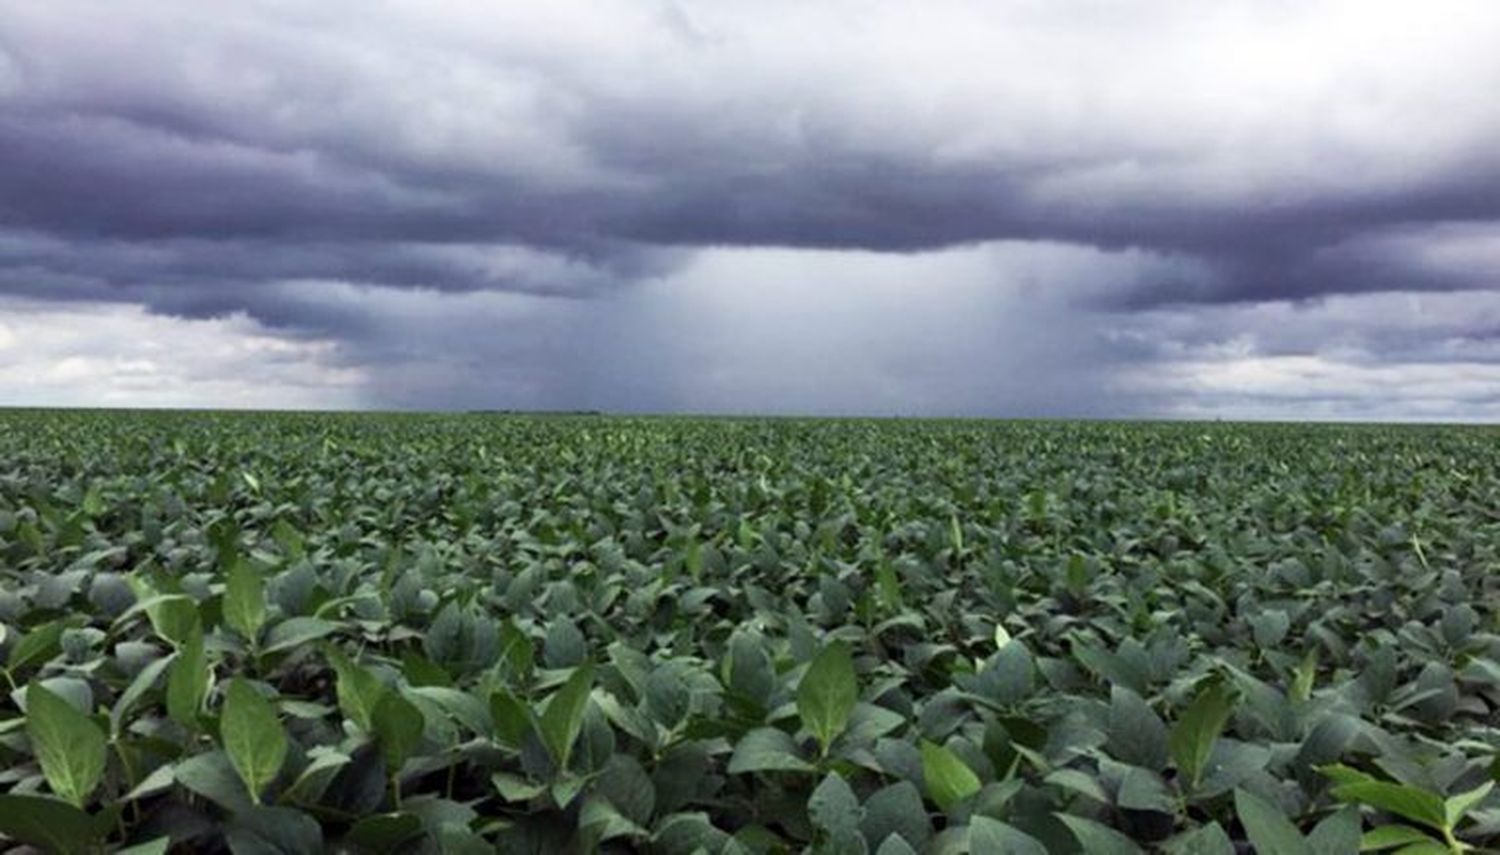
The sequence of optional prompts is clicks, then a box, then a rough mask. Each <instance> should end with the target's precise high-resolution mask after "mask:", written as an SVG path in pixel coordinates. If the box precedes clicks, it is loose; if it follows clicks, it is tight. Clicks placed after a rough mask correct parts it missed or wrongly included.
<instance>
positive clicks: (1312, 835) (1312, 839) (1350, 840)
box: [1307, 805, 1360, 852]
mask: <svg viewBox="0 0 1500 855" xmlns="http://www.w3.org/2000/svg"><path fill="white" fill-rule="evenodd" d="M1359 827H1360V820H1359V808H1357V807H1354V806H1353V805H1350V806H1347V807H1345V808H1343V809H1342V810H1337V811H1334V812H1333V813H1331V814H1329V815H1328V816H1326V817H1324V818H1323V819H1322V821H1320V822H1319V823H1318V824H1317V825H1315V826H1313V830H1312V831H1310V832H1308V835H1307V843H1308V845H1309V846H1311V847H1312V850H1313V851H1314V852H1353V851H1355V850H1357V849H1358V848H1359Z"/></svg>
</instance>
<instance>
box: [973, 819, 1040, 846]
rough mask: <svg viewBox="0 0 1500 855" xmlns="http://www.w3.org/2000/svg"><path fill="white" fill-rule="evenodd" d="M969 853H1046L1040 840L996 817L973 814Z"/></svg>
mask: <svg viewBox="0 0 1500 855" xmlns="http://www.w3.org/2000/svg"><path fill="white" fill-rule="evenodd" d="M969 852H970V853H971V855H1047V847H1045V846H1043V845H1042V842H1041V841H1040V840H1037V839H1036V838H1035V837H1032V836H1031V835H1029V834H1027V833H1025V832H1023V831H1021V830H1020V829H1017V828H1015V827H1013V826H1010V825H1007V824H1005V823H1003V822H1001V821H1000V820H998V819H991V818H990V817H987V816H984V815H982V814H975V815H974V816H973V817H971V818H970V819H969Z"/></svg>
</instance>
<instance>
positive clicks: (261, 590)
mask: <svg viewBox="0 0 1500 855" xmlns="http://www.w3.org/2000/svg"><path fill="white" fill-rule="evenodd" d="M224 621H225V622H226V623H228V624H229V625H230V626H231V627H233V628H234V629H235V631H236V632H238V633H239V634H240V635H241V636H243V637H244V638H245V639H246V640H247V641H249V642H250V643H251V644H252V645H253V644H255V642H256V640H257V639H258V637H259V635H260V628H261V625H262V624H264V623H265V622H266V591H265V580H263V579H262V578H261V575H260V571H258V570H256V569H255V567H254V566H253V565H252V564H251V563H250V562H249V561H246V560H244V559H242V558H238V557H236V558H234V559H232V560H231V561H230V562H229V570H228V572H227V573H226V574H225V578H224Z"/></svg>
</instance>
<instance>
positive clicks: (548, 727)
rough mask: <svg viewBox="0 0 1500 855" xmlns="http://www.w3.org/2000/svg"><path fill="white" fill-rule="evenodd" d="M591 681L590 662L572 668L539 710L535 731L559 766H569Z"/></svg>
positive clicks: (585, 707) (581, 723) (581, 724)
mask: <svg viewBox="0 0 1500 855" xmlns="http://www.w3.org/2000/svg"><path fill="white" fill-rule="evenodd" d="M593 684H594V666H593V665H592V664H585V665H581V666H579V667H578V668H575V669H573V673H572V674H571V675H570V676H569V677H568V680H567V682H566V683H563V686H562V688H561V689H558V690H557V692H556V693H555V694H553V695H552V699H551V700H550V701H548V703H547V708H546V709H545V710H543V711H542V715H541V719H540V722H539V723H538V730H539V731H540V733H541V737H542V743H543V744H544V745H546V746H547V750H548V751H549V752H550V753H551V754H552V759H553V761H554V762H555V763H556V764H557V767H558V768H559V769H562V768H565V767H566V766H567V765H568V758H569V757H570V756H571V755H572V752H573V742H574V741H575V740H576V739H577V738H578V732H579V731H580V730H581V729H582V728H583V714H584V711H585V710H586V709H587V708H588V702H589V690H590V689H591V688H592V686H593Z"/></svg>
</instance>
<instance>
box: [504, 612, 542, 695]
mask: <svg viewBox="0 0 1500 855" xmlns="http://www.w3.org/2000/svg"><path fill="white" fill-rule="evenodd" d="M499 661H502V663H505V667H507V669H508V672H510V678H511V679H513V681H516V682H525V681H526V679H531V670H532V667H535V661H537V649H535V645H532V643H531V639H529V637H528V636H526V633H523V631H520V627H517V625H516V622H514V621H513V619H507V621H505V622H502V624H499Z"/></svg>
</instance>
